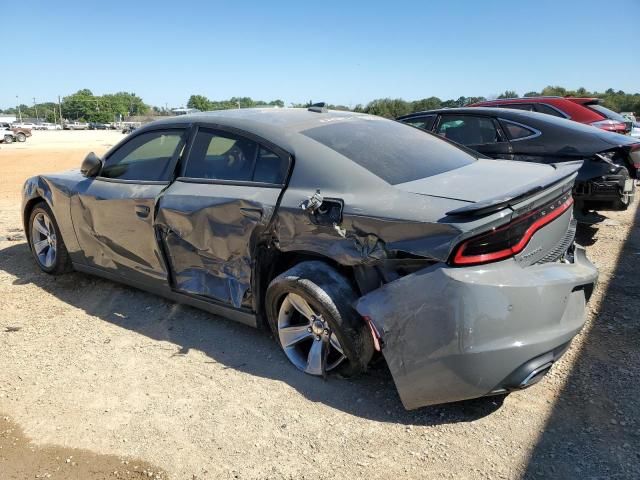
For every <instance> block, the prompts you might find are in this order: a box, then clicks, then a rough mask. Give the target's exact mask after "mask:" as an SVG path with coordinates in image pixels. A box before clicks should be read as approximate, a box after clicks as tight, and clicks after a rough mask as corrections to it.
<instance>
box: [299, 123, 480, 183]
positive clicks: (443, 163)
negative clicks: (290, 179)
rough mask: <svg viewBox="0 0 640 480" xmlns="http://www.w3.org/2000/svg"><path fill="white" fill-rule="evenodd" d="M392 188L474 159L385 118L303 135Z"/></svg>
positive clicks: (451, 146) (466, 163) (471, 161)
mask: <svg viewBox="0 0 640 480" xmlns="http://www.w3.org/2000/svg"><path fill="white" fill-rule="evenodd" d="M301 133H302V134H303V135H306V136H307V137H309V138H311V139H313V140H315V141H317V142H319V143H321V144H323V145H325V146H326V147H329V148H330V149H332V150H334V151H336V152H338V153H339V154H341V155H343V156H345V157H347V158H348V159H350V160H352V161H353V162H355V163H357V164H358V165H360V166H361V167H364V168H366V169H367V170H369V171H370V172H371V173H373V174H374V175H376V176H378V177H380V178H381V179H383V180H384V181H386V182H387V183H390V184H391V185H397V184H399V183H405V182H410V181H413V180H418V179H419V178H425V177H431V176H433V175H438V174H439V173H443V172H448V171H449V170H453V169H455V168H460V167H464V166H466V165H469V164H471V163H473V162H474V161H475V158H474V157H472V156H471V155H470V154H468V153H466V152H465V151H464V150H462V149H460V148H458V147H456V146H454V145H452V144H450V143H448V142H445V141H443V140H441V139H439V138H438V137H436V136H434V135H432V134H430V133H427V132H423V131H420V130H418V129H416V128H411V127H409V126H408V125H404V124H403V123H400V122H394V121H391V120H385V119H382V118H367V117H360V118H351V119H350V120H347V121H341V122H336V123H330V124H327V125H322V126H320V127H314V128H311V129H308V130H304V131H302V132H301Z"/></svg>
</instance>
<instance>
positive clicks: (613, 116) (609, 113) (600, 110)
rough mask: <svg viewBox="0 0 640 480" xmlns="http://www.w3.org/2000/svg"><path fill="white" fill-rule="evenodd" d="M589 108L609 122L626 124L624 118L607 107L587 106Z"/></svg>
mask: <svg viewBox="0 0 640 480" xmlns="http://www.w3.org/2000/svg"><path fill="white" fill-rule="evenodd" d="M589 108H590V109H592V110H595V111H596V112H598V113H601V114H602V115H604V116H605V117H607V118H608V119H609V120H616V121H618V122H622V123H624V122H628V120H627V119H626V118H624V117H623V116H622V115H620V114H619V113H616V112H614V111H613V110H609V109H608V108H607V107H603V106H602V105H589Z"/></svg>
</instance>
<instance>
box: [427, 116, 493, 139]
mask: <svg viewBox="0 0 640 480" xmlns="http://www.w3.org/2000/svg"><path fill="white" fill-rule="evenodd" d="M438 135H442V136H443V137H445V138H448V139H449V140H452V141H454V142H457V143H461V144H462V145H487V144H491V143H498V142H500V141H501V138H500V134H499V132H498V129H497V126H496V124H495V122H494V121H493V119H492V118H489V117H478V116H475V115H443V116H442V119H441V120H440V124H439V125H438Z"/></svg>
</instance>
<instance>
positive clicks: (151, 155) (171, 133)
mask: <svg viewBox="0 0 640 480" xmlns="http://www.w3.org/2000/svg"><path fill="white" fill-rule="evenodd" d="M183 134H184V131H183V130H164V131H152V132H147V133H143V134H141V135H138V136H136V137H134V138H132V139H131V140H129V141H128V142H127V143H125V144H124V145H122V146H121V147H120V148H118V150H116V151H115V152H113V153H112V154H111V155H109V157H108V158H107V159H106V161H105V164H104V167H102V172H101V173H100V176H101V177H104V178H115V179H119V180H140V181H168V180H169V179H170V178H171V175H172V173H173V172H172V169H173V166H174V160H175V158H176V156H177V155H178V153H179V151H178V150H179V149H182V146H183Z"/></svg>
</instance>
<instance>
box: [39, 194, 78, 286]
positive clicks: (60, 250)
mask: <svg viewBox="0 0 640 480" xmlns="http://www.w3.org/2000/svg"><path fill="white" fill-rule="evenodd" d="M29 245H30V247H31V253H32V254H33V257H34V258H35V260H36V263H37V264H38V266H39V267H40V269H41V270H42V271H44V272H46V273H50V274H53V275H60V274H62V273H64V272H67V271H69V270H71V260H70V259H69V253H68V252H67V247H66V246H65V244H64V240H63V239H62V235H61V234H60V229H59V228H58V224H57V223H56V221H55V218H54V217H53V213H52V212H51V209H50V208H49V206H48V205H47V204H46V203H44V202H40V203H38V204H37V205H36V206H35V207H34V208H33V210H31V215H30V216H29Z"/></svg>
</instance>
